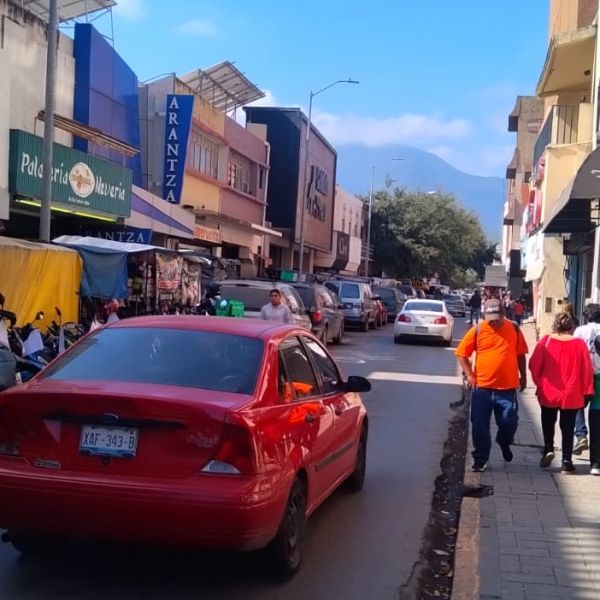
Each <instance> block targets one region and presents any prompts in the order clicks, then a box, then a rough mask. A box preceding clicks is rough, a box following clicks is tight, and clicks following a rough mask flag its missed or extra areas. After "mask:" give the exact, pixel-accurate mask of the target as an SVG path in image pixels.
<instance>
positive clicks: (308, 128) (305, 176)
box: [298, 78, 359, 274]
mask: <svg viewBox="0 0 600 600" xmlns="http://www.w3.org/2000/svg"><path fill="white" fill-rule="evenodd" d="M338 83H355V84H358V83H359V82H358V81H355V80H354V79H350V78H348V79H338V80H337V81H334V82H332V83H330V84H329V85H326V86H325V87H324V88H321V89H320V90H318V91H316V92H313V91H311V92H310V96H309V102H308V125H307V127H306V138H305V142H304V179H303V183H302V199H301V207H302V211H301V213H300V258H299V261H298V263H299V264H298V273H299V274H301V273H302V270H303V267H304V213H305V212H306V192H307V189H306V179H307V176H308V142H309V140H310V126H311V120H312V103H313V98H314V97H315V96H317V95H319V94H320V93H322V92H324V91H325V90H328V89H329V88H330V87H333V86H334V85H337V84H338ZM334 194H335V190H334Z"/></svg>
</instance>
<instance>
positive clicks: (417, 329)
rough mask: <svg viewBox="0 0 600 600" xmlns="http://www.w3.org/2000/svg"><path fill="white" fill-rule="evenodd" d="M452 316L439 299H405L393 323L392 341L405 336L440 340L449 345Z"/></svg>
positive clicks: (451, 331)
mask: <svg viewBox="0 0 600 600" xmlns="http://www.w3.org/2000/svg"><path fill="white" fill-rule="evenodd" d="M453 332H454V317H453V316H452V315H451V314H450V312H449V311H448V307H447V306H446V303H445V302H443V301H441V300H407V301H406V303H405V304H404V306H403V307H402V310H401V311H400V314H399V315H398V317H397V318H396V323H395V324H394V341H395V342H396V343H397V344H399V343H401V342H402V341H403V340H404V339H406V338H416V339H427V340H438V341H442V342H443V343H444V345H446V346H450V344H451V343H452V335H453Z"/></svg>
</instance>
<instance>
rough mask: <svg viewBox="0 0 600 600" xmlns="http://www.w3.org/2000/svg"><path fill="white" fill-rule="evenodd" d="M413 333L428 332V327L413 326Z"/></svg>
mask: <svg viewBox="0 0 600 600" xmlns="http://www.w3.org/2000/svg"><path fill="white" fill-rule="evenodd" d="M415 333H429V328H428V327H418V326H417V327H415Z"/></svg>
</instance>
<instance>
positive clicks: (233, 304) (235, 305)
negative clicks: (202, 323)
mask: <svg viewBox="0 0 600 600" xmlns="http://www.w3.org/2000/svg"><path fill="white" fill-rule="evenodd" d="M244 310H245V307H244V303H243V302H240V301H239V300H221V301H220V302H219V304H218V305H217V317H243V316H244Z"/></svg>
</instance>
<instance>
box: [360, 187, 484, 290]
mask: <svg viewBox="0 0 600 600" xmlns="http://www.w3.org/2000/svg"><path fill="white" fill-rule="evenodd" d="M372 213H373V219H372V224H371V239H372V242H373V245H374V247H375V253H374V265H375V268H376V270H377V271H378V272H381V271H385V273H386V274H388V275H390V276H392V277H423V276H431V275H433V274H434V273H438V274H439V275H440V277H441V278H442V280H443V281H444V282H452V281H456V282H458V281H459V280H461V279H464V276H465V273H466V272H467V271H468V270H469V269H472V270H473V271H475V272H477V273H478V274H479V276H480V277H483V273H484V271H485V266H486V265H487V264H490V263H491V262H492V259H493V254H494V247H493V245H492V244H490V242H489V241H488V240H487V239H486V236H485V233H484V231H483V228H482V227H481V223H480V222H479V218H478V217H477V215H476V214H475V213H473V212H471V211H468V210H467V209H465V208H464V207H463V206H461V205H460V204H459V203H458V202H457V201H456V198H455V197H454V196H453V195H451V194H443V193H435V194H426V193H422V192H408V191H406V190H404V189H402V188H396V189H394V190H393V191H389V190H386V191H379V192H377V193H375V194H374V196H373V207H372Z"/></svg>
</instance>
